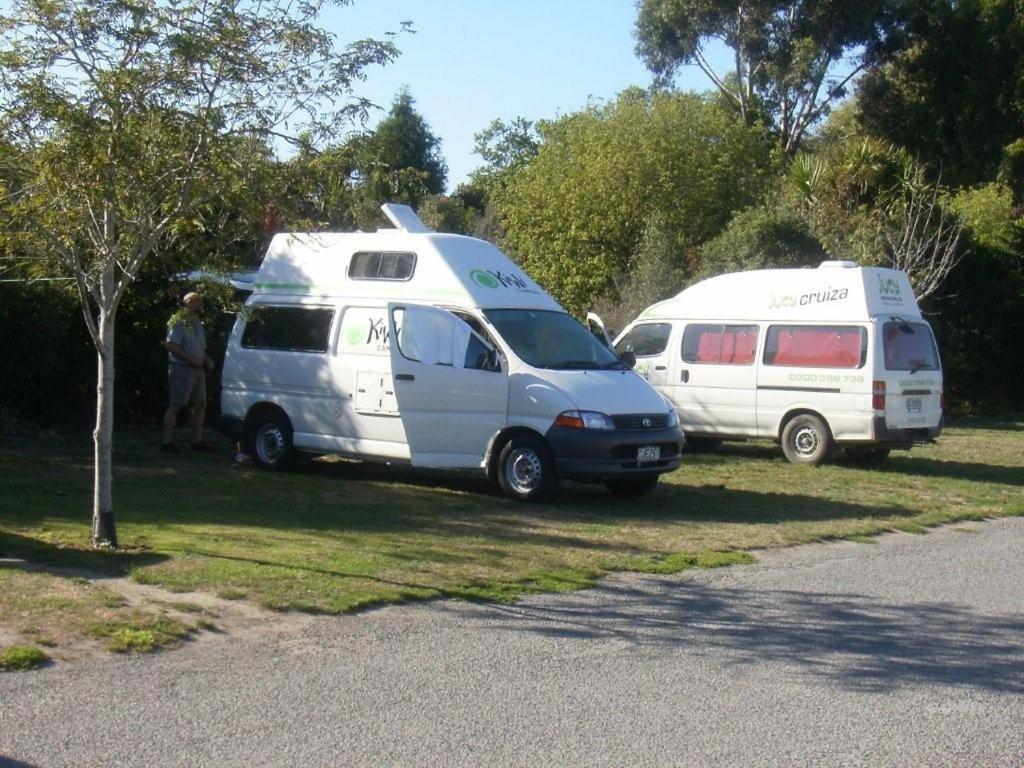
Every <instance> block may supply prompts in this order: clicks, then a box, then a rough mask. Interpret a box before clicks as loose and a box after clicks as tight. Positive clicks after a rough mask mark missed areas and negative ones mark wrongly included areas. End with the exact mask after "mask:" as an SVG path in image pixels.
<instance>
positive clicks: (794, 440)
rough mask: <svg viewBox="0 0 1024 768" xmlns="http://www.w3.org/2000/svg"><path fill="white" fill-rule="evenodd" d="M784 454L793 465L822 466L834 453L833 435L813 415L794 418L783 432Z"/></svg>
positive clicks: (825, 425)
mask: <svg viewBox="0 0 1024 768" xmlns="http://www.w3.org/2000/svg"><path fill="white" fill-rule="evenodd" d="M782 452H783V453H784V454H785V455H786V458H787V459H788V460H789V461H790V462H792V463H793V464H812V465H816V464H821V462H823V461H824V460H825V459H827V458H828V455H829V454H830V453H831V452H832V433H831V431H829V428H828V425H827V424H825V422H824V421H822V420H821V419H820V418H819V417H817V416H814V415H813V414H810V413H802V414H800V415H799V416H794V417H793V418H792V419H790V420H789V421H788V422H787V423H786V427H785V428H784V429H783V430H782Z"/></svg>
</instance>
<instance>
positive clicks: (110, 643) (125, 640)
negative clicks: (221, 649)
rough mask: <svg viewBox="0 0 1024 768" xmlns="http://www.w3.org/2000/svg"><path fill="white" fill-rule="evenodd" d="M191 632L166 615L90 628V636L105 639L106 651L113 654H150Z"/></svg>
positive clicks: (137, 618) (105, 622)
mask: <svg viewBox="0 0 1024 768" xmlns="http://www.w3.org/2000/svg"><path fill="white" fill-rule="evenodd" d="M191 632H192V628H191V627H187V626H185V625H184V624H182V623H181V622H180V621H175V620H174V619H172V618H169V617H167V616H154V615H152V614H139V613H137V614H135V615H132V616H129V617H125V618H120V619H114V620H110V621H100V622H97V623H95V624H93V625H92V626H91V627H90V628H89V634H91V635H92V636H93V637H98V638H103V639H105V640H106V641H107V648H109V649H110V650H111V651H114V652H115V653H150V652H152V651H155V650H158V649H160V648H167V647H170V646H174V645H177V644H178V643H179V642H180V641H181V640H183V639H184V638H186V637H188V636H189V635H190V634H191Z"/></svg>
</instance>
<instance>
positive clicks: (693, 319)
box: [591, 261, 942, 464]
mask: <svg viewBox="0 0 1024 768" xmlns="http://www.w3.org/2000/svg"><path fill="white" fill-rule="evenodd" d="M591 320H592V327H593V326H595V325H596V324H599V322H600V321H599V318H597V317H596V316H593V315H592V316H591ZM598 330H603V329H598ZM614 348H615V350H616V351H617V352H619V353H620V354H621V353H624V352H627V351H628V352H632V353H633V354H634V355H635V356H636V360H637V364H636V370H637V371H638V372H639V373H641V375H643V376H644V377H645V378H646V379H647V380H648V381H649V382H651V384H653V385H654V386H655V387H657V388H658V389H659V390H660V391H661V392H662V393H664V394H665V395H666V396H667V397H669V398H670V399H671V400H672V402H673V403H675V405H676V407H677V408H678V409H679V414H680V420H681V421H682V426H683V431H684V432H685V434H686V439H687V442H688V443H689V444H692V445H693V446H694V447H695V448H701V447H712V446H714V445H716V444H718V443H719V442H721V441H722V440H727V439H745V438H770V439H773V440H776V441H778V442H780V443H781V444H782V450H783V452H784V453H785V455H786V458H787V459H789V460H790V461H792V462H795V463H803V464H817V463H819V462H821V461H823V460H824V459H825V458H826V457H827V456H828V455H829V453H830V451H831V449H832V448H833V447H834V446H835V445H839V446H841V447H843V448H845V449H846V453H847V455H848V456H849V457H850V458H852V459H856V460H862V461H870V460H877V459H881V458H884V457H886V456H888V454H889V451H890V449H892V448H910V446H911V445H912V444H914V443H921V442H927V441H931V440H934V439H935V438H936V437H938V435H939V433H940V431H941V422H942V367H941V364H940V362H939V353H938V350H937V348H936V345H935V339H934V337H933V336H932V330H931V328H930V327H929V325H928V323H927V322H925V321H924V320H923V319H922V317H921V311H920V309H919V308H918V306H917V300H916V298H915V297H914V294H913V291H912V290H911V287H910V281H909V280H908V279H907V275H906V274H905V273H903V272H899V271H896V270H892V269H878V268H867V267H863V268H862V267H857V266H856V265H855V264H854V263H852V262H834V261H826V262H823V263H822V264H821V266H820V267H819V268H817V269H767V270H758V271H751V272H737V273H734V274H728V275H721V276H719V277H713V278H711V279H709V280H704V281H702V282H699V283H697V284H695V285H693V286H691V287H689V288H687V289H685V290H683V291H681V292H680V293H679V294H678V295H677V296H675V297H674V298H671V299H668V300H667V301H663V302H660V303H658V304H654V305H652V306H651V307H649V308H648V309H647V310H645V311H644V312H643V313H642V314H641V315H640V317H638V318H637V319H636V320H635V321H633V322H632V323H631V324H630V325H629V326H627V327H626V328H625V330H624V331H623V332H622V333H621V334H620V335H619V336H618V338H617V339H616V340H615V342H614Z"/></svg>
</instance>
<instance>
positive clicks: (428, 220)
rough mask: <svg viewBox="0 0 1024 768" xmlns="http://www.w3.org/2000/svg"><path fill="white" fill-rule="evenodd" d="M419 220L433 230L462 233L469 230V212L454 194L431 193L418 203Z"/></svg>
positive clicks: (455, 233)
mask: <svg viewBox="0 0 1024 768" xmlns="http://www.w3.org/2000/svg"><path fill="white" fill-rule="evenodd" d="M417 213H418V214H419V217H420V220H421V221H422V222H423V223H424V224H426V225H427V226H428V227H430V228H431V229H432V230H434V231H435V232H450V233H452V234H454V235H464V234H466V233H467V232H468V231H469V226H470V212H469V210H468V209H467V208H466V204H465V203H464V202H463V201H462V199H461V198H459V197H458V196H456V195H452V196H451V197H449V196H447V195H431V196H430V197H428V198H427V199H426V200H424V201H423V203H422V204H421V205H420V207H419V210H418V211H417Z"/></svg>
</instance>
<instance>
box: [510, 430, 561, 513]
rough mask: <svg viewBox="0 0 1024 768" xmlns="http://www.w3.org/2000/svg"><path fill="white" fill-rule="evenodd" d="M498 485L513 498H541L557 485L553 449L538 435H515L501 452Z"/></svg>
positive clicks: (522, 499) (532, 499)
mask: <svg viewBox="0 0 1024 768" xmlns="http://www.w3.org/2000/svg"><path fill="white" fill-rule="evenodd" d="M498 485H500V486H501V490H502V491H503V492H504V494H505V495H506V496H508V497H509V498H510V499H512V500H513V501H542V500H543V499H544V498H546V497H547V496H548V495H550V494H551V492H552V491H553V490H554V489H555V487H556V486H557V485H558V478H557V476H556V474H555V459H554V456H552V455H551V449H550V448H548V446H547V444H546V443H545V442H544V441H543V440H541V439H540V438H539V437H533V436H532V435H521V436H518V437H513V438H512V439H511V440H509V441H508V442H507V443H506V444H505V447H504V448H502V449H501V453H499V454H498Z"/></svg>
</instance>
